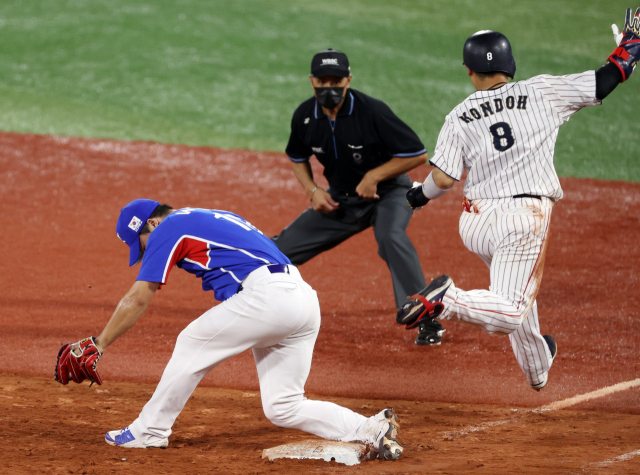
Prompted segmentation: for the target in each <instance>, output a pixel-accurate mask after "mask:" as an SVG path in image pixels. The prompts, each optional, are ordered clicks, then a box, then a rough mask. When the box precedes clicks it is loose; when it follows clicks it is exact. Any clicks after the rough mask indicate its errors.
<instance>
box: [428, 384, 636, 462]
mask: <svg viewBox="0 0 640 475" xmlns="http://www.w3.org/2000/svg"><path fill="white" fill-rule="evenodd" d="M635 386H640V378H638V379H634V380H632V381H625V382H623V383H618V384H614V385H613V386H607V387H605V388H601V389H598V390H596V391H592V392H590V393H586V394H580V395H578V396H573V397H570V398H567V399H563V400H561V401H556V402H552V403H551V404H547V405H546V406H542V407H539V408H537V409H524V410H522V411H518V413H517V415H516V416H515V417H511V418H510V419H505V420H502V421H493V422H483V423H482V424H477V425H473V426H468V427H465V428H464V429H460V430H457V431H453V432H445V433H444V435H443V438H444V439H445V440H453V439H454V438H456V437H461V436H464V435H467V434H470V433H472V432H481V431H483V430H486V429H490V428H492V427H496V426H500V425H504V424H511V423H515V422H519V421H520V420H521V419H522V417H523V416H524V415H526V414H527V413H540V412H546V411H557V410H559V409H564V408H566V407H570V406H574V405H576V404H578V403H581V402H584V401H589V400H590V399H597V398H599V397H603V396H608V395H609V394H613V393H616V392H618V391H624V390H626V389H630V388H633V387H635ZM512 411H514V412H516V411H517V409H512ZM434 442H435V440H434ZM632 453H633V454H635V452H632ZM612 463H614V462H612Z"/></svg>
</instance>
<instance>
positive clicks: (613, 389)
mask: <svg viewBox="0 0 640 475" xmlns="http://www.w3.org/2000/svg"><path fill="white" fill-rule="evenodd" d="M635 386H640V378H638V379H634V380H633V381H626V382H624V383H618V384H614V385H613V386H608V387H606V388H602V389H598V390H597V391H592V392H590V393H586V394H580V395H579V396H574V397H570V398H568V399H563V400H562V401H556V402H552V403H551V404H547V405H546V406H542V407H541V408H540V409H539V410H542V411H557V410H558V409H564V408H565V407H569V406H574V405H576V404H578V403H581V402H584V401H588V400H590V399H596V398H599V397H603V396H608V395H609V394H613V393H617V392H618V391H624V390H626V389H630V388H633V387H635Z"/></svg>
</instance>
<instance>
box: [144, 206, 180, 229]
mask: <svg viewBox="0 0 640 475" xmlns="http://www.w3.org/2000/svg"><path fill="white" fill-rule="evenodd" d="M171 211H173V208H172V207H171V206H169V205H167V204H162V205H158V206H156V209H154V210H153V213H151V216H149V219H153V218H164V217H165V216H166V215H168V214H169V213H170V212H171ZM150 232H151V229H149V225H148V224H147V223H144V227H143V228H142V231H140V234H141V235H142V234H149V233H150Z"/></svg>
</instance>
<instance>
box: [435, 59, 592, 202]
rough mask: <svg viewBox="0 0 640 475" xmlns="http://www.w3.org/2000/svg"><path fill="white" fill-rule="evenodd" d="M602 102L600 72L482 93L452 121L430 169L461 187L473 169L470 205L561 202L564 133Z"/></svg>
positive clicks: (469, 181)
mask: <svg viewBox="0 0 640 475" xmlns="http://www.w3.org/2000/svg"><path fill="white" fill-rule="evenodd" d="M600 104H601V101H600V100H599V99H597V98H596V78H595V71H587V72H584V73H580V74H571V75H567V76H550V75H541V76H536V77H533V78H531V79H528V80H526V81H518V82H514V83H510V84H507V85H504V86H502V87H499V88H496V89H490V90H487V91H476V92H475V93H473V94H471V95H470V96H469V97H468V98H467V99H465V100H464V101H463V102H462V103H460V104H459V105H458V106H457V107H456V108H455V109H453V111H452V112H451V113H450V114H449V115H448V116H447V118H446V120H445V124H444V126H443V127H442V130H441V131H440V135H439V136H438V143H437V145H436V149H435V152H434V155H433V158H431V164H432V165H434V166H436V167H438V168H439V169H440V170H442V171H443V172H444V173H446V174H447V175H449V176H450V177H452V178H454V179H456V180H458V181H459V180H460V178H461V177H462V173H463V171H464V170H465V169H469V175H468V176H467V179H466V182H465V186H464V195H465V196H466V197H467V198H468V199H470V200H474V199H481V198H485V199H492V198H508V197H511V196H515V195H520V194H530V195H540V196H546V197H548V198H551V199H552V200H553V201H557V200H559V199H561V198H562V188H561V187H560V182H559V180H558V175H557V174H556V171H555V168H554V166H553V154H554V148H555V143H556V140H557V138H558V128H559V127H560V125H562V123H564V122H565V121H567V120H569V118H570V117H571V115H572V114H574V113H575V112H577V111H578V110H580V109H581V108H583V107H585V106H590V105H600Z"/></svg>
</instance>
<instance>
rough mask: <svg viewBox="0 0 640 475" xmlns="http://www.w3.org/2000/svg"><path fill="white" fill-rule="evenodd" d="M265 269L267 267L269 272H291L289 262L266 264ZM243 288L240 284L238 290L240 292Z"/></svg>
mask: <svg viewBox="0 0 640 475" xmlns="http://www.w3.org/2000/svg"><path fill="white" fill-rule="evenodd" d="M267 269H269V272H271V273H272V274H291V272H289V264H267ZM243 290H244V287H242V284H240V287H238V292H242V291H243Z"/></svg>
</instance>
